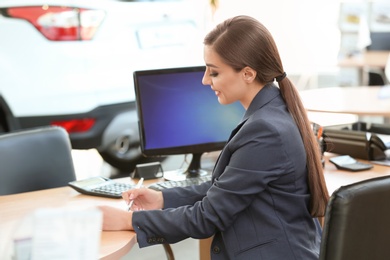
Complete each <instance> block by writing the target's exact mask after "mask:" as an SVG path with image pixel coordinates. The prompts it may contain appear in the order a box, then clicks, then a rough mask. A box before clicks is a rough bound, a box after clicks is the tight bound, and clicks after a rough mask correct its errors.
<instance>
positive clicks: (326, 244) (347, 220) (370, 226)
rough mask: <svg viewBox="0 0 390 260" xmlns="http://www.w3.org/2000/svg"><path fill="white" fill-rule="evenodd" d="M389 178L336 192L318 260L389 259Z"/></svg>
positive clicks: (326, 220) (329, 211)
mask: <svg viewBox="0 0 390 260" xmlns="http://www.w3.org/2000/svg"><path fill="white" fill-rule="evenodd" d="M389 236H390V176H384V177H379V178H374V179H369V180H365V181H361V182H358V183H354V184H351V185H347V186H343V187H341V188H339V189H338V190H336V191H335V192H334V193H333V194H332V196H331V198H330V200H329V203H328V206H327V210H326V214H325V223H324V228H323V233H322V243H321V250H320V260H325V259H326V260H341V259H342V260H345V259H353V260H363V259H364V260H366V259H370V260H376V259H390V246H389Z"/></svg>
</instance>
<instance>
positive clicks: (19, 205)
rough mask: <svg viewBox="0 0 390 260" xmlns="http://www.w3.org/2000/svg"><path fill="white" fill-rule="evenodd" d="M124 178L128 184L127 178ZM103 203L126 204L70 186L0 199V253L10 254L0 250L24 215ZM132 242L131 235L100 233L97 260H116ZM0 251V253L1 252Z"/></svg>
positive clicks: (7, 243) (126, 250)
mask: <svg viewBox="0 0 390 260" xmlns="http://www.w3.org/2000/svg"><path fill="white" fill-rule="evenodd" d="M126 179H127V181H128V178H126ZM103 204H104V205H110V206H113V207H119V208H124V209H126V205H125V203H124V201H123V200H121V199H110V198H103V197H94V196H87V195H82V194H80V193H78V192H77V191H75V190H73V189H72V188H70V187H62V188H56V189H48V190H42V191H35V192H26V193H20V194H15V195H6V196H0V209H1V211H0V230H1V231H0V253H2V254H4V253H6V252H7V253H12V252H8V249H6V248H3V247H6V246H8V247H9V246H11V244H10V243H11V242H12V241H10V240H11V239H12V235H13V233H14V231H15V229H16V228H17V226H18V225H19V224H20V223H21V221H22V220H23V219H24V218H25V217H26V216H28V214H30V213H32V212H33V211H34V210H36V209H38V208H44V207H62V206H76V207H77V206H82V207H91V206H96V205H103ZM135 243H136V237H135V232H132V231H119V232H118V231H115V232H106V231H103V232H102V233H101V241H100V253H99V259H104V260H106V259H115V260H117V259H120V258H121V257H123V256H124V255H125V254H127V253H128V252H129V251H130V249H131V248H132V247H133V245H134V244H135ZM1 250H4V252H2V251H1ZM3 257H4V255H3ZM6 259H8V258H6Z"/></svg>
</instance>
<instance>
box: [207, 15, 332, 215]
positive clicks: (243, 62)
mask: <svg viewBox="0 0 390 260" xmlns="http://www.w3.org/2000/svg"><path fill="white" fill-rule="evenodd" d="M204 44H205V45H208V46H212V47H213V50H214V51H216V52H217V53H218V55H219V56H220V57H221V59H222V60H223V61H224V62H225V63H226V64H228V65H229V66H231V67H232V68H233V69H235V70H236V71H241V70H242V69H243V68H245V67H246V66H248V67H251V68H252V69H254V70H256V72H257V77H256V80H258V81H259V82H260V83H261V84H266V83H269V82H273V81H274V79H277V80H278V84H279V88H280V92H281V95H282V97H283V99H284V100H285V102H286V105H287V109H288V110H289V112H290V114H291V116H292V117H293V119H294V120H295V123H296V124H297V126H298V128H299V131H300V134H301V137H302V141H303V144H304V146H305V150H306V157H307V159H306V161H307V169H308V182H309V189H310V193H311V196H310V213H311V215H312V216H313V217H321V216H324V214H325V210H326V205H327V203H328V199H329V194H328V189H327V187H326V183H325V178H324V174H323V168H322V163H321V151H320V149H319V145H318V142H317V139H316V137H315V135H314V133H313V130H312V127H311V123H310V121H309V119H308V116H307V113H306V110H305V108H304V106H303V104H302V101H301V99H300V96H299V92H298V91H297V89H296V88H295V86H294V84H293V83H292V82H291V81H290V80H289V78H288V77H285V74H284V73H285V72H284V69H283V65H282V61H281V59H280V56H279V51H278V49H277V46H276V44H275V42H274V39H273V37H272V35H271V34H270V32H269V31H268V30H267V28H265V27H264V25H263V24H261V23H260V22H259V21H257V20H256V19H254V18H252V17H249V16H236V17H233V18H230V19H227V20H225V21H224V22H222V23H220V24H219V25H217V26H216V27H215V29H213V30H212V31H211V32H210V33H208V34H207V35H206V37H205V39H204Z"/></svg>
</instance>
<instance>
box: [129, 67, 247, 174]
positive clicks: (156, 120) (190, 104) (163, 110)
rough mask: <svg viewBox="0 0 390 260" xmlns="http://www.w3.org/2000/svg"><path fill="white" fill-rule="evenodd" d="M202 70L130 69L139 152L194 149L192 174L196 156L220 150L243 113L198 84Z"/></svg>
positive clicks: (195, 169) (157, 153) (156, 153)
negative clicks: (137, 119) (131, 72)
mask: <svg viewBox="0 0 390 260" xmlns="http://www.w3.org/2000/svg"><path fill="white" fill-rule="evenodd" d="M204 72H205V67H204V66H197V67H181V68H170V69H159V70H145V71H135V72H134V86H135V93H136V101H137V113H138V117H139V130H140V140H141V150H142V152H143V154H144V155H145V156H165V155H173V154H192V156H193V157H192V162H191V164H190V166H189V169H187V171H186V173H187V174H189V175H191V176H196V175H199V171H200V156H201V155H202V154H203V153H205V152H211V151H218V150H221V149H222V148H223V146H224V145H225V143H226V141H227V140H228V138H229V136H230V133H231V131H232V130H233V129H234V128H235V127H236V126H237V124H238V123H239V122H240V120H241V118H242V116H243V115H244V108H243V107H242V106H241V104H240V103H238V102H236V103H234V104H230V105H221V104H219V102H218V98H217V96H216V95H215V93H214V91H213V90H211V89H210V86H205V85H203V84H202V78H203V75H204ZM191 176H190V177H191Z"/></svg>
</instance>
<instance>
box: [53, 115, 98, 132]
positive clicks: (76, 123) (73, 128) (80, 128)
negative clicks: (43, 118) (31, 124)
mask: <svg viewBox="0 0 390 260" xmlns="http://www.w3.org/2000/svg"><path fill="white" fill-rule="evenodd" d="M94 124H95V119H93V118H84V119H73V120H64V121H54V122H52V123H51V125H56V126H61V127H63V128H65V130H66V131H67V132H68V133H80V132H87V131H88V130H90V129H91V128H92V127H93V125H94Z"/></svg>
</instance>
